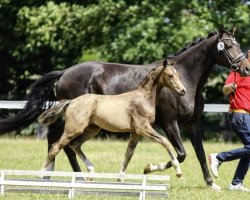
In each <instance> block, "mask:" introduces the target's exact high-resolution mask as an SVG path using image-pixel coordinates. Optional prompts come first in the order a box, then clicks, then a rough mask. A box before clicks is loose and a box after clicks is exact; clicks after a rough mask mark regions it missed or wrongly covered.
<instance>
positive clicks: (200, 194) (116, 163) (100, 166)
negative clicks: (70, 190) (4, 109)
mask: <svg viewBox="0 0 250 200" xmlns="http://www.w3.org/2000/svg"><path fill="white" fill-rule="evenodd" d="M126 146H127V142H126V141H125V142H123V141H114V140H105V141H100V140H91V141H88V142H87V143H86V144H84V145H83V147H82V149H83V151H84V152H85V153H86V155H87V156H88V157H89V159H90V160H91V161H92V163H93V164H94V165H95V169H96V172H105V173H117V172H119V169H120V165H121V162H122V160H123V157H124V153H125V150H126ZM184 146H185V148H186V151H187V158H186V160H185V161H184V163H182V164H181V167H182V170H183V179H182V180H180V179H178V178H176V177H175V171H174V169H173V168H171V169H169V170H166V171H165V172H157V173H155V174H160V175H170V177H171V180H170V189H169V194H170V199H178V200H181V199H188V200H189V199H202V200H204V199H209V200H213V199H214V200H217V199H220V200H229V199H230V200H241V199H242V200H243V199H249V194H246V193H242V192H235V191H233V192H232V191H228V190H227V187H228V185H229V183H230V181H231V178H232V176H233V174H234V170H235V168H236V165H237V163H238V161H232V162H228V163H224V164H223V165H222V166H221V167H220V170H219V175H220V176H219V178H218V179H216V183H217V184H219V185H220V186H221V187H222V189H223V190H222V192H215V191H213V190H211V189H209V188H207V187H206V185H205V183H204V181H203V175H202V173H201V169H200V166H199V163H198V160H197V158H196V156H195V153H194V150H193V148H192V146H191V145H190V142H185V143H184ZM240 146H241V145H240V144H223V143H204V148H205V151H206V154H207V155H208V154H209V153H213V152H219V151H225V150H229V149H233V148H237V147H240ZM46 150H47V144H46V140H34V139H23V138H16V139H9V138H0V169H19V170H40V169H41V166H42V164H43V162H44V159H45V157H46ZM56 160H57V162H56V170H58V171H71V167H70V165H69V163H68V161H67V158H66V156H65V154H64V153H63V152H60V153H59V155H58V157H57V159H56ZM168 160H169V157H168V154H167V152H166V151H165V150H164V149H163V148H162V147H161V146H160V145H159V144H157V143H155V142H151V141H142V142H140V143H139V144H138V147H137V149H136V151H135V154H134V156H133V158H132V160H131V162H130V164H129V166H128V170H127V173H133V174H141V173H142V171H143V169H144V167H145V166H146V165H147V164H148V163H150V162H153V163H158V162H165V161H168ZM81 167H82V170H83V171H86V169H85V167H84V166H83V165H81ZM244 184H245V186H248V187H250V176H249V174H248V175H247V177H246V178H245V183H244ZM0 199H6V200H15V199H32V200H33V199H53V200H55V199H67V196H66V195H48V194H14V193H12V194H11V193H7V194H5V195H4V196H2V197H0ZM75 199H91V200H92V199H94V200H95V199H137V198H132V197H119V196H110V197H109V196H108V197H107V196H95V195H89V196H80V195H77V196H76V197H75ZM147 199H154V198H147Z"/></svg>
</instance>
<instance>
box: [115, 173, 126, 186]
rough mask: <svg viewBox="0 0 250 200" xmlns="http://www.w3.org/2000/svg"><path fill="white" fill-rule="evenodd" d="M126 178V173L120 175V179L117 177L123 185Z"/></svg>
mask: <svg viewBox="0 0 250 200" xmlns="http://www.w3.org/2000/svg"><path fill="white" fill-rule="evenodd" d="M124 176H125V173H124V172H122V173H120V174H119V175H118V177H117V182H121V183H123V182H124Z"/></svg>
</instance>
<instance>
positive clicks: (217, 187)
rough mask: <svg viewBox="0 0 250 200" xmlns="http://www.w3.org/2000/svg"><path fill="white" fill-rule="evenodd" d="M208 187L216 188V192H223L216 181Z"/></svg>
mask: <svg viewBox="0 0 250 200" xmlns="http://www.w3.org/2000/svg"><path fill="white" fill-rule="evenodd" d="M208 187H210V188H211V189H213V190H215V191H216V192H221V187H220V186H219V185H217V184H216V183H214V182H213V183H212V184H211V185H208Z"/></svg>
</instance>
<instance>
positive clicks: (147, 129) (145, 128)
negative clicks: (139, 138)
mask: <svg viewBox="0 0 250 200" xmlns="http://www.w3.org/2000/svg"><path fill="white" fill-rule="evenodd" d="M140 124H141V125H139V126H138V125H135V128H136V131H137V133H138V134H141V135H145V136H148V137H150V138H151V139H153V140H155V141H157V142H159V143H160V144H161V145H162V146H163V147H164V148H165V149H166V150H167V151H168V153H169V156H170V158H171V163H172V165H173V167H174V168H175V170H176V176H177V177H181V176H182V171H181V168H180V164H179V161H178V160H177V159H176V157H175V155H174V152H173V150H172V149H171V144H170V142H169V141H168V140H167V138H165V137H163V136H162V135H160V134H159V133H157V132H156V131H155V130H154V129H153V128H152V127H151V126H150V124H148V123H140ZM165 169H166V165H161V164H160V165H157V166H152V165H149V166H147V167H146V168H145V170H144V173H150V172H154V171H163V170H165Z"/></svg>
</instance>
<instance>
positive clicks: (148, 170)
mask: <svg viewBox="0 0 250 200" xmlns="http://www.w3.org/2000/svg"><path fill="white" fill-rule="evenodd" d="M153 166H154V165H153V164H152V163H150V164H148V166H147V167H145V169H144V171H143V174H149V173H151V172H152V167H153Z"/></svg>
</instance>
